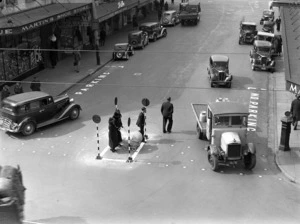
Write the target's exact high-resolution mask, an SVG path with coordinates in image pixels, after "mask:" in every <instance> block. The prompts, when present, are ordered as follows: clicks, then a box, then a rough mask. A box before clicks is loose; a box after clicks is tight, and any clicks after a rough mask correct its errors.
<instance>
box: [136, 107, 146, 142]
mask: <svg viewBox="0 0 300 224" xmlns="http://www.w3.org/2000/svg"><path fill="white" fill-rule="evenodd" d="M146 112H147V111H146V107H142V111H141V112H140V114H139V117H138V119H137V121H136V125H137V126H138V127H139V128H140V132H141V134H142V136H143V140H142V142H145V125H146V116H145V113H146Z"/></svg>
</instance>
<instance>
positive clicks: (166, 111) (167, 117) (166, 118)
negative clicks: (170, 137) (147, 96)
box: [160, 97, 174, 133]
mask: <svg viewBox="0 0 300 224" xmlns="http://www.w3.org/2000/svg"><path fill="white" fill-rule="evenodd" d="M160 111H161V114H162V116H163V133H166V125H167V123H168V127H167V131H168V133H171V131H172V125H173V112H174V107H173V104H172V103H171V97H168V99H167V101H166V102H164V103H163V104H162V105H161V109H160Z"/></svg>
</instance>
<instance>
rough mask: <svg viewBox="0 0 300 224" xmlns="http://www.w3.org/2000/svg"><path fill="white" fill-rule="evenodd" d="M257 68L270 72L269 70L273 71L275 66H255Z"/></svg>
mask: <svg viewBox="0 0 300 224" xmlns="http://www.w3.org/2000/svg"><path fill="white" fill-rule="evenodd" d="M254 66H255V68H259V69H260V70H264V71H265V70H269V69H273V68H274V66H273V65H257V64H254Z"/></svg>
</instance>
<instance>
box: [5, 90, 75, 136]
mask: <svg viewBox="0 0 300 224" xmlns="http://www.w3.org/2000/svg"><path fill="white" fill-rule="evenodd" d="M80 110H81V107H80V106H79V105H78V104H75V103H74V101H73V99H70V98H69V96H68V95H66V94H65V95H62V96H57V97H52V96H50V95H49V94H47V93H44V92H40V91H33V92H26V93H21V94H17V95H13V96H9V97H7V98H5V99H4V100H3V103H2V108H1V110H0V111H1V116H0V129H2V130H4V131H7V132H12V133H18V132H21V133H22V134H23V135H25V136H28V135H31V134H33V133H34V131H35V130H36V129H37V128H40V127H43V126H46V125H49V124H53V123H55V122H58V121H61V120H64V119H67V118H69V119H71V120H75V119H77V118H78V117H79V114H80Z"/></svg>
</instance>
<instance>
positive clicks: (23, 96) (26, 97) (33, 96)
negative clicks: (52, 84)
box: [3, 91, 50, 106]
mask: <svg viewBox="0 0 300 224" xmlns="http://www.w3.org/2000/svg"><path fill="white" fill-rule="evenodd" d="M47 96H50V95H49V94H48V93H44V92H41V91H32V92H26V93H20V94H16V95H13V96H9V97H7V98H5V99H4V100H3V102H5V103H8V104H11V105H13V106H18V105H22V104H24V103H26V102H28V101H33V100H38V99H40V98H44V97H47Z"/></svg>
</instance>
